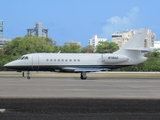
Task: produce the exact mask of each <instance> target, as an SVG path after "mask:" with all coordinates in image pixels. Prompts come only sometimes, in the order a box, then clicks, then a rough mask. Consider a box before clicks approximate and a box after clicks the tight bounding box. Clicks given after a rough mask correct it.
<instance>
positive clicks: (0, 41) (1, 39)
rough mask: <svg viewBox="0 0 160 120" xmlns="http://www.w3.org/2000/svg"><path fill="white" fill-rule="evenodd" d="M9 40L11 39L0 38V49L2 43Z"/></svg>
mask: <svg viewBox="0 0 160 120" xmlns="http://www.w3.org/2000/svg"><path fill="white" fill-rule="evenodd" d="M9 41H11V39H7V38H0V49H2V47H3V45H4V44H5V43H6V42H9Z"/></svg>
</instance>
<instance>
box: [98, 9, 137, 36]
mask: <svg viewBox="0 0 160 120" xmlns="http://www.w3.org/2000/svg"><path fill="white" fill-rule="evenodd" d="M138 12H139V8H138V7H134V8H132V9H131V10H130V12H128V13H127V14H126V15H125V16H124V17H119V16H114V17H111V18H109V19H107V21H106V25H104V26H103V28H102V34H101V35H100V36H103V37H107V38H108V39H110V38H111V34H112V33H114V32H116V31H123V30H127V29H133V28H131V27H132V26H133V25H134V22H135V20H136V19H137V15H138Z"/></svg>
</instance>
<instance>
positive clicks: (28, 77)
mask: <svg viewBox="0 0 160 120" xmlns="http://www.w3.org/2000/svg"><path fill="white" fill-rule="evenodd" d="M29 74H30V73H29V71H28V72H27V79H28V80H29V79H30V78H31V77H30V76H29Z"/></svg>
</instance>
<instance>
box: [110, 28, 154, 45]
mask: <svg viewBox="0 0 160 120" xmlns="http://www.w3.org/2000/svg"><path fill="white" fill-rule="evenodd" d="M136 31H137V30H130V31H124V32H116V33H113V34H112V42H114V43H116V44H117V45H118V46H119V48H121V47H122V46H124V45H125V44H126V43H127V42H128V40H129V39H130V38H131V37H132V36H133V35H134V34H135V33H136ZM155 39H156V35H155V34H154V33H152V31H151V30H150V29H147V35H146V38H145V41H144V47H154V41H155Z"/></svg>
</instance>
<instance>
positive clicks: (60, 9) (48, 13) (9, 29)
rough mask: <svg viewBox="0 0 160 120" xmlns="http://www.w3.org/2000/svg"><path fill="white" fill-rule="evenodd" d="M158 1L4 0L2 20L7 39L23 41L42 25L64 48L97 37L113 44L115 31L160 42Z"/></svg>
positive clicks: (0, 18)
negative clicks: (148, 33)
mask: <svg viewBox="0 0 160 120" xmlns="http://www.w3.org/2000/svg"><path fill="white" fill-rule="evenodd" d="M159 5H160V1H159V0H154V2H153V0H152V1H151V0H148V1H146V0H140V1H139V0H134V1H128V0H120V1H118V0H100V1H98V0H87V1H86V0H80V1H75V0H67V1H61V0H60V1H57V0H52V1H50V0H41V1H40V2H39V0H32V1H31V0H27V1H21V0H14V1H13V0H4V1H1V11H0V15H1V16H0V20H3V21H4V35H3V36H4V38H11V39H13V38H15V37H23V36H25V35H26V29H27V28H31V27H32V25H33V24H34V23H35V22H41V23H42V24H43V26H44V27H45V28H46V29H49V32H48V37H49V38H51V39H53V40H55V41H57V45H62V44H64V43H66V42H67V41H70V40H73V41H78V42H81V45H82V46H87V45H88V40H89V39H90V38H91V37H92V36H93V35H95V34H97V35H98V36H99V37H100V38H107V39H108V41H111V34H112V33H114V32H115V31H124V30H131V29H137V30H138V29H141V28H147V29H150V30H152V32H153V33H155V34H156V40H160V24H159V23H160V22H159V21H160V16H158V15H157V12H158V11H160V7H159Z"/></svg>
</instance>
